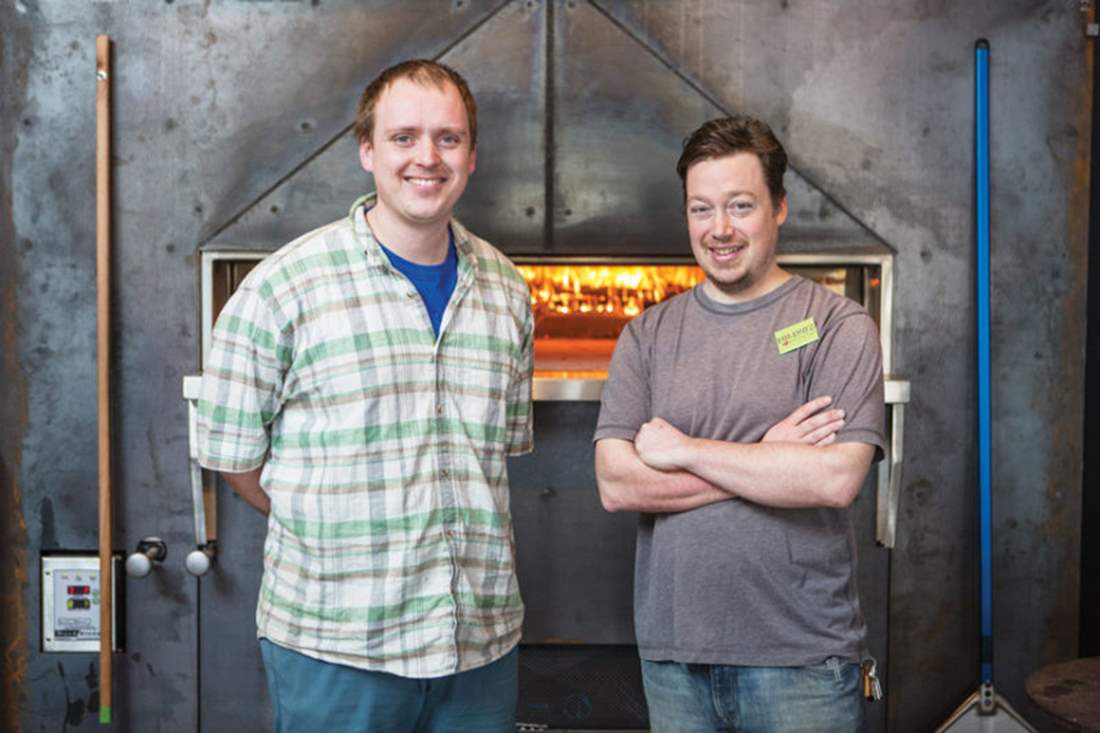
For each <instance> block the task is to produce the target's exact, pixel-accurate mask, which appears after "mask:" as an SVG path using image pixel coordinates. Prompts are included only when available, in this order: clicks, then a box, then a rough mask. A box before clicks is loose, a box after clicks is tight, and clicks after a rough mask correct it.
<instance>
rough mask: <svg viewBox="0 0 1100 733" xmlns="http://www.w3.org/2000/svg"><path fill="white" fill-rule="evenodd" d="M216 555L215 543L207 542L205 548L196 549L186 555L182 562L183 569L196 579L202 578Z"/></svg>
mask: <svg viewBox="0 0 1100 733" xmlns="http://www.w3.org/2000/svg"><path fill="white" fill-rule="evenodd" d="M217 554H218V552H217V543H216V542H207V543H206V546H204V547H199V548H196V549H194V550H191V552H189V553H187V559H185V560H184V561H183V564H184V567H186V568H187V572H189V573H191V574H192V575H194V576H195V577H196V578H198V577H202V576H203V575H206V573H207V571H209V570H210V564H211V563H212V562H213V561H214V557H215V556H216V555H217Z"/></svg>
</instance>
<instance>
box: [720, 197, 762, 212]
mask: <svg viewBox="0 0 1100 733" xmlns="http://www.w3.org/2000/svg"><path fill="white" fill-rule="evenodd" d="M755 210H756V203H755V202H754V201H750V200H748V199H738V200H736V201H733V202H731V203H730V205H729V206H728V207H727V208H726V211H728V212H729V213H730V215H731V216H748V215H749V214H751V213H752V212H753V211H755Z"/></svg>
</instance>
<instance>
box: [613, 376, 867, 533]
mask: <svg viewBox="0 0 1100 733" xmlns="http://www.w3.org/2000/svg"><path fill="white" fill-rule="evenodd" d="M830 402H831V399H830V398H829V397H819V398H817V399H815V400H811V401H810V402H807V403H806V404H805V405H803V406H801V407H799V408H798V409H796V410H795V411H794V412H792V413H791V414H790V415H788V416H787V417H786V418H784V419H783V420H781V421H780V422H778V423H776V424H775V425H774V426H772V427H771V429H769V430H768V432H767V433H766V434H765V435H764V438H763V439H762V440H761V441H760V442H759V443H734V442H728V441H721V440H707V439H703V438H692V437H690V436H688V435H685V434H684V433H682V432H680V431H679V430H677V429H676V428H675V427H674V426H672V425H671V424H669V423H668V422H666V421H664V420H662V419H661V418H654V419H653V420H650V421H649V422H647V423H645V424H644V425H642V427H641V428H640V429H639V430H638V434H637V435H636V436H635V437H634V440H633V442H632V441H629V440H620V439H615V438H605V439H603V440H600V441H598V442H597V443H596V483H597V485H598V486H599V490H600V501H601V502H602V503H603V506H604V508H605V509H606V510H608V511H611V512H615V511H636V512H647V513H668V512H681V511H686V510H689V509H695V508H697V507H701V506H704V505H707V504H712V503H714V502H716V501H726V500H728V499H735V498H739V499H743V500H746V501H751V502H753V503H756V504H763V505H766V506H774V507H786V508H797V507H819V506H825V507H845V506H848V505H849V504H851V503H852V502H853V501H854V500H855V498H856V496H857V495H858V494H859V490H860V487H861V486H862V485H863V479H864V477H865V476H866V475H867V469H868V468H870V465H871V460H872V458H873V457H874V448H873V447H872V446H871V445H868V444H866V443H836V431H837V430H838V429H839V428H840V426H841V425H843V417H844V415H843V411H841V410H837V409H825V408H826V407H828V405H829V403H830Z"/></svg>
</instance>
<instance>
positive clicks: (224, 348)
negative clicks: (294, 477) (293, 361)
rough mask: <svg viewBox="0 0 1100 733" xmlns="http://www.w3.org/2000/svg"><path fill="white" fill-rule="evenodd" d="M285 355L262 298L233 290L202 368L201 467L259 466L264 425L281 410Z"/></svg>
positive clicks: (235, 469)
mask: <svg viewBox="0 0 1100 733" xmlns="http://www.w3.org/2000/svg"><path fill="white" fill-rule="evenodd" d="M290 352H291V349H290V346H289V344H288V343H287V336H286V334H285V329H282V328H280V327H279V326H278V324H277V322H276V318H275V315H274V314H273V312H272V309H271V308H270V307H269V305H268V303H267V302H266V301H265V300H264V298H263V297H262V296H261V295H260V294H259V293H257V292H256V291H255V290H252V289H247V288H244V287H242V288H240V289H238V290H237V292H236V293H234V295H233V297H231V298H230V299H229V302H227V303H226V305H225V307H224V308H223V309H222V312H221V315H219V316H218V321H217V323H216V324H215V325H214V330H213V333H212V334H211V344H210V353H209V355H208V356H207V358H206V361H205V364H204V365H203V375H202V394H201V396H200V398H199V405H198V421H197V423H198V424H197V428H198V430H197V433H198V460H199V463H200V464H202V465H203V466H205V467H206V468H209V469H213V470H217V471H228V472H231V473H242V472H244V471H251V470H253V469H255V468H257V467H259V466H261V465H262V464H263V462H264V459H265V458H266V457H267V451H268V447H269V445H270V432H269V426H270V425H271V422H272V421H273V420H274V419H275V416H276V415H277V414H278V412H279V410H280V409H281V407H282V405H281V402H280V394H281V392H282V385H283V379H284V376H285V373H286V369H287V366H288V365H289V361H290Z"/></svg>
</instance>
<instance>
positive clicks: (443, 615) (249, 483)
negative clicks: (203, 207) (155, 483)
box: [199, 60, 533, 732]
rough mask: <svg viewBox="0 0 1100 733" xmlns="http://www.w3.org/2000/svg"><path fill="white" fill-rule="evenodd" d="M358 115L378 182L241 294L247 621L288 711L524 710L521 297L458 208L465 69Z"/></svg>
mask: <svg viewBox="0 0 1100 733" xmlns="http://www.w3.org/2000/svg"><path fill="white" fill-rule="evenodd" d="M355 132H356V135H357V137H358V139H359V143H360V146H359V155H360V160H361V163H362V165H363V168H364V169H365V170H367V171H369V172H371V173H373V174H374V181H375V186H376V191H377V192H376V194H372V195H369V196H365V197H363V198H360V199H359V200H358V201H356V202H355V203H354V205H353V206H352V208H351V212H350V214H349V216H348V217H347V218H345V219H342V220H340V221H336V222H333V223H332V224H329V225H327V226H324V227H321V228H319V229H316V230H314V231H312V232H309V233H308V234H305V235H304V236H302V237H300V238H298V239H296V240H294V241H293V242H291V243H289V244H287V245H286V246H284V247H283V248H282V249H280V250H279V251H278V252H276V253H275V254H273V255H272V256H271V257H269V258H267V259H266V260H264V262H263V263H261V264H260V265H259V266H257V267H256V268H255V269H254V270H253V271H252V272H251V273H250V274H249V276H248V277H247V278H246V279H245V281H244V282H243V283H242V284H241V286H240V288H239V289H238V291H237V292H236V293H235V294H234V296H233V297H232V298H231V299H230V301H229V302H228V303H227V304H226V306H225V308H224V310H223V311H222V313H221V315H220V316H219V318H218V322H217V325H216V326H215V328H214V333H213V340H212V344H211V349H210V355H209V357H208V359H207V361H206V364H205V368H204V374H203V391H202V399H201V401H200V406H199V413H200V446H201V447H200V452H201V461H202V463H203V465H204V466H206V467H207V468H210V469H214V470H217V471H220V472H222V474H223V475H224V476H225V478H226V480H227V482H228V483H229V484H230V486H232V487H233V489H234V490H235V491H236V492H237V493H238V494H239V495H240V496H241V497H242V498H243V499H244V500H246V501H247V502H249V503H250V504H251V505H252V506H254V507H255V508H256V509H258V510H259V511H261V512H263V513H265V514H266V515H267V517H268V534H267V540H266V543H265V546H264V574H263V582H262V585H261V588H260V597H259V602H258V607H257V610H256V621H257V626H258V636H259V637H260V648H261V653H262V656H263V659H264V665H265V668H266V670H267V677H268V687H269V691H270V693H271V701H272V707H273V710H274V713H275V719H276V728H277V729H278V730H279V731H321V730H324V731H328V732H342V731H376V730H385V731H421V730H424V731H428V730H430V731H444V730H445V731H462V730H471V731H510V730H512V729H513V728H514V722H515V704H516V694H517V681H516V680H517V660H516V655H517V652H516V644H517V643H518V641H519V637H520V626H521V623H522V621H523V604H522V602H521V600H520V596H519V590H518V587H517V582H516V573H515V559H514V541H513V537H512V521H511V514H510V511H509V506H508V503H509V496H508V476H507V468H506V457H507V456H508V455H517V454H520V453H525V452H528V451H530V450H531V447H532V429H531V402H530V395H531V371H532V329H533V326H532V316H531V307H530V296H529V293H528V289H527V286H526V283H525V282H524V280H523V278H522V277H521V276H520V275H519V273H518V272H517V271H516V269H515V268H514V267H513V266H512V264H511V263H510V262H509V261H508V260H507V258H505V257H504V256H503V255H502V254H501V253H500V252H498V251H497V250H496V249H494V248H493V247H492V246H490V245H489V244H488V243H486V242H485V241H483V240H481V239H479V238H478V237H476V236H474V235H473V234H471V233H470V232H468V231H467V230H466V229H465V228H464V227H463V226H462V225H461V224H459V223H458V222H457V221H456V220H454V219H453V218H452V209H453V208H454V205H455V203H456V202H457V201H458V199H459V197H460V196H461V195H462V193H463V191H464V189H465V187H466V182H467V179H468V177H469V175H470V174H471V173H473V171H474V167H475V163H476V137H477V111H476V105H475V103H474V99H473V97H472V95H471V94H470V91H469V89H468V88H467V86H466V82H465V81H464V80H463V79H462V77H461V76H459V75H458V74H457V73H456V72H455V71H454V70H452V69H450V68H448V67H446V66H444V65H442V64H439V63H436V62H432V61H423V60H414V61H407V62H403V63H401V64H398V65H396V66H394V67H391V68H390V69H387V70H386V71H384V72H383V73H382V74H381V75H379V77H378V78H377V79H375V80H374V81H373V82H371V84H370V85H369V86H368V87H367V89H366V91H365V92H364V93H363V97H362V100H361V102H360V105H359V112H358V115H357V118H356V123H355Z"/></svg>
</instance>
